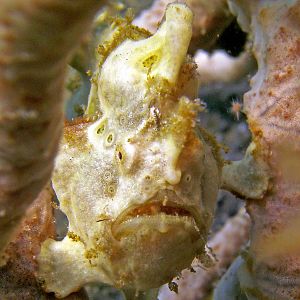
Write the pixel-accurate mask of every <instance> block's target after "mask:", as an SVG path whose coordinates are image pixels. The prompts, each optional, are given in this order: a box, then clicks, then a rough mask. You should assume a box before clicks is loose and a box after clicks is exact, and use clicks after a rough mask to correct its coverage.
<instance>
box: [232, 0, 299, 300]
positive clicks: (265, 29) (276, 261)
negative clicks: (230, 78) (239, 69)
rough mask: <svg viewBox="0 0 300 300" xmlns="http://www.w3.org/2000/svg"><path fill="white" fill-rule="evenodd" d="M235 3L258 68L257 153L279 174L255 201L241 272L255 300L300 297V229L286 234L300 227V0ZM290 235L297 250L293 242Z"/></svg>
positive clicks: (252, 114)
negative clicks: (250, 38) (248, 243)
mask: <svg viewBox="0 0 300 300" xmlns="http://www.w3.org/2000/svg"><path fill="white" fill-rule="evenodd" d="M229 2H230V6H231V8H232V10H233V12H234V13H235V14H237V17H238V21H239V22H240V24H241V26H242V28H244V30H246V31H250V32H252V34H253V39H254V54H255V56H256V59H257V62H258V72H257V74H256V75H255V76H254V77H253V78H252V79H251V86H252V88H251V90H250V91H249V92H248V93H246V94H245V97H244V108H245V112H246V114H247V117H248V122H249V126H250V129H251V131H252V134H253V141H254V143H255V145H256V149H257V150H256V151H254V157H256V158H257V161H259V160H261V159H262V160H263V161H265V162H267V164H268V165H269V172H270V175H271V178H272V180H271V185H270V186H269V190H268V191H267V193H265V195H264V196H263V197H262V199H261V200H259V201H253V200H252V201H251V200H250V201H248V205H247V210H248V213H249V214H250V217H251V219H252V229H251V245H250V251H249V257H248V258H246V262H247V263H246V264H244V266H243V267H242V268H241V270H240V272H239V278H240V283H241V288H242V290H243V291H244V292H245V294H246V295H247V297H248V299H282V300H291V299H299V297H300V284H299V272H300V256H299V234H297V238H296V240H294V237H293V236H292V235H291V236H290V239H289V238H288V237H287V235H288V234H293V233H294V232H295V231H297V232H299V227H294V230H293V231H291V232H290V233H289V230H288V229H291V227H292V225H293V224H294V225H295V226H299V225H297V224H298V223H296V220H299V206H300V188H299V187H300V184H299V183H300V177H299V168H300V161H299V157H300V135H299V133H300V96H299V82H300V81H299V80H300V68H299V66H300V51H299V41H300V26H299V24H300V23H299V19H300V1H267V0H266V1H251V2H250V1H229ZM279 237H282V239H281V240H282V242H281V243H279V240H280V238H279ZM291 239H292V240H294V246H295V244H296V245H298V246H297V247H296V248H295V247H292V248H289V247H288V246H286V241H287V240H291ZM272 245H273V246H272Z"/></svg>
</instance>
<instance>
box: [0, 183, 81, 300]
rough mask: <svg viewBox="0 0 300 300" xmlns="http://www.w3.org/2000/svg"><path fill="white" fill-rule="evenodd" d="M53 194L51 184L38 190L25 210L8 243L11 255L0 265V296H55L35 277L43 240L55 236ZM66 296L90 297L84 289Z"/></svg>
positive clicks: (18, 297) (46, 297) (21, 297)
mask: <svg viewBox="0 0 300 300" xmlns="http://www.w3.org/2000/svg"><path fill="white" fill-rule="evenodd" d="M52 198H53V192H52V190H51V188H50V187H47V188H45V189H44V190H43V191H42V192H41V193H40V194H39V196H38V197H37V198H36V199H35V200H34V202H33V203H32V205H31V206H30V208H29V209H28V211H27V212H26V217H25V219H24V220H23V221H22V223H21V227H20V228H21V229H20V231H19V232H18V234H17V236H16V239H15V240H14V241H13V242H11V243H10V244H9V246H8V247H7V249H6V254H7V256H8V257H9V258H8V261H7V263H6V265H5V266H3V267H1V268H0V298H1V299H5V300H10V299H11V300H13V299H24V300H31V299H40V298H41V297H43V299H49V300H50V299H56V298H55V297H54V295H53V294H46V293H45V292H44V291H43V290H42V288H41V285H40V283H39V282H38V281H37V280H36V278H35V272H36V271H37V268H38V264H37V262H36V257H37V255H38V254H39V252H40V246H41V243H42V242H43V241H44V240H45V239H46V238H48V237H54V236H55V224H54V222H53V212H52V206H51V205H52V204H51V201H52ZM67 299H70V300H71V299H73V300H75V299H78V300H79V299H87V298H85V297H84V294H83V292H81V293H80V294H76V295H75V294H73V295H72V296H69V298H67Z"/></svg>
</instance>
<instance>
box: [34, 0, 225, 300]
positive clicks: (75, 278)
mask: <svg viewBox="0 0 300 300" xmlns="http://www.w3.org/2000/svg"><path fill="white" fill-rule="evenodd" d="M126 30H131V33H134V34H131V36H134V38H133V39H130V38H126V39H124V41H123V42H121V43H120V44H119V45H118V46H116V47H113V49H111V50H110V51H109V53H108V54H107V56H106V57H105V59H104V60H103V62H102V64H101V65H99V69H98V72H97V74H96V76H95V77H96V81H94V85H93V87H92V92H91V96H90V103H93V101H94V103H96V102H97V105H98V106H99V109H100V110H101V114H100V115H99V117H98V118H97V119H96V120H95V118H92V117H90V118H83V119H79V120H76V121H75V122H73V123H70V124H68V125H66V127H65V132H64V137H63V140H62V142H61V147H60V152H59V155H58V157H57V159H56V165H55V170H54V174H53V186H54V189H55V192H56V194H57V197H58V199H59V202H60V208H61V210H62V211H63V212H64V213H65V214H66V215H67V217H68V220H69V232H68V234H67V236H66V237H65V238H64V239H63V240H62V241H54V240H52V239H48V240H46V241H45V242H44V244H43V245H42V249H41V253H40V255H39V258H38V261H39V274H38V276H39V278H40V279H41V280H43V282H44V287H45V289H46V290H47V291H49V292H50V291H51V292H55V294H56V296H57V297H65V296H66V295H68V294H70V293H71V292H74V291H76V290H78V289H79V288H81V287H82V286H83V285H84V284H86V283H89V282H95V281H101V282H104V283H107V284H111V285H114V286H116V287H119V288H130V289H136V290H141V291H142V290H147V289H150V288H154V287H159V286H160V285H162V284H164V283H166V282H168V281H170V280H171V279H172V278H173V277H174V276H176V275H178V274H179V273H180V271H181V270H182V269H184V268H187V267H189V266H190V264H191V262H192V260H193V259H194V257H195V256H196V255H200V254H201V253H204V246H205V242H206V237H207V233H208V229H209V225H210V221H211V215H212V213H213V210H214V205H215V199H216V196H217V191H218V187H219V184H220V161H219V159H218V154H217V150H216V147H215V144H214V142H213V140H212V139H211V138H209V137H208V135H206V134H205V133H204V131H203V130H200V131H197V127H196V118H197V114H198V112H199V109H200V104H199V101H197V100H194V99H195V97H196V96H197V80H196V71H195V64H194V63H193V62H192V60H191V59H189V58H188V57H187V55H186V53H187V49H188V45H189V41H190V39H191V34H192V13H191V11H190V9H189V8H188V7H187V6H185V5H183V4H178V3H176V4H172V5H169V6H168V8H167V10H166V15H165V20H164V22H163V23H162V24H161V26H160V28H159V29H158V31H157V32H156V33H155V34H154V35H153V36H150V37H147V38H144V36H142V34H141V33H140V34H139V30H138V29H137V28H135V27H134V26H132V25H131V27H130V26H129V27H128V28H127V29H126ZM127 33H128V31H127ZM119 35H120V33H119Z"/></svg>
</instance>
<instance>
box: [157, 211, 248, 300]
mask: <svg viewBox="0 0 300 300" xmlns="http://www.w3.org/2000/svg"><path fill="white" fill-rule="evenodd" d="M249 228H250V218H249V216H248V215H247V213H246V212H245V209H244V208H243V209H241V210H240V212H239V213H238V214H237V215H236V216H235V217H233V218H232V219H229V220H228V221H227V223H226V224H225V226H224V227H223V228H222V229H221V230H220V231H219V232H217V233H216V235H215V236H214V237H213V238H212V239H211V240H210V241H209V242H208V245H209V247H210V248H211V249H212V253H213V254H214V256H215V258H216V262H215V264H214V265H213V266H212V267H210V268H208V269H206V268H203V267H200V266H199V265H201V263H199V261H198V260H195V261H194V262H193V265H192V267H193V269H194V271H195V272H191V271H190V270H184V271H183V272H182V277H181V278H180V279H179V280H178V281H177V284H178V294H175V293H174V292H171V291H170V290H169V288H168V286H167V285H165V286H163V287H162V288H161V290H160V294H159V300H200V299H205V297H206V296H207V294H208V293H209V292H210V290H211V288H212V285H213V283H214V282H215V281H216V280H217V279H218V278H219V277H220V276H221V275H222V274H223V273H224V272H225V270H226V269H227V267H228V266H229V265H230V264H231V262H232V261H233V260H234V258H235V257H236V256H237V255H238V253H239V251H240V249H241V247H242V246H243V245H245V243H246V242H247V241H248V238H249Z"/></svg>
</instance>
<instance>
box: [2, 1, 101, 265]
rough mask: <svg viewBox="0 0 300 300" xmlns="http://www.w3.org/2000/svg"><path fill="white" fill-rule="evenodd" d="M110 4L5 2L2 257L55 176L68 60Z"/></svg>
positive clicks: (89, 2) (3, 22)
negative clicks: (38, 197)
mask: <svg viewBox="0 0 300 300" xmlns="http://www.w3.org/2000/svg"><path fill="white" fill-rule="evenodd" d="M103 3H104V1H98V0H79V1H67V0H27V1H23V0H13V1H11V0H1V1H0V7H1V9H0V52H1V58H0V90H1V93H0V128H1V130H0V140H1V146H0V211H1V217H0V256H1V257H0V264H3V263H4V262H5V258H4V257H2V256H3V250H4V248H5V247H6V245H7V244H8V242H9V241H10V240H11V239H12V238H13V235H14V233H15V232H16V230H17V227H18V224H19V223H20V221H21V219H22V217H23V215H24V213H25V211H26V209H27V208H28V207H29V205H30V203H31V202H32V201H33V200H34V199H35V197H36V196H37V195H38V193H39V192H40V190H41V189H42V188H43V186H44V185H45V183H46V182H47V181H48V180H49V178H50V175H51V172H52V168H53V160H54V157H55V154H56V152H57V147H58V143H59V138H60V135H61V129H62V125H63V103H62V93H63V83H64V81H63V79H64V75H65V67H66V65H67V61H68V58H69V56H70V54H71V52H72V50H73V49H74V47H75V46H76V45H77V44H78V43H79V41H80V39H81V37H82V35H83V34H84V33H86V31H87V30H88V29H89V26H90V23H91V22H92V20H93V15H94V14H95V13H96V12H97V10H98V9H99V7H100V6H101V5H102V4H103Z"/></svg>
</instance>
